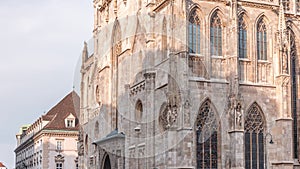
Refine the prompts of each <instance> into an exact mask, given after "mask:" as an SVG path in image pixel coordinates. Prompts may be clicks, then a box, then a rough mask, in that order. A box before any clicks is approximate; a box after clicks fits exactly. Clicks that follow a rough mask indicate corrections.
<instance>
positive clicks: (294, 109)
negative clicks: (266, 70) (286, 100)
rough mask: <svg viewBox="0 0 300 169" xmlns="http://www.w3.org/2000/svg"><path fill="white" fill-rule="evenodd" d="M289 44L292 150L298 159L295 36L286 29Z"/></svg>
mask: <svg viewBox="0 0 300 169" xmlns="http://www.w3.org/2000/svg"><path fill="white" fill-rule="evenodd" d="M288 35H289V42H290V57H291V58H290V60H291V88H292V89H291V92H292V94H291V95H292V98H291V99H292V100H291V102H292V105H291V109H292V117H293V150H294V158H298V151H299V146H298V125H297V121H298V119H297V74H296V59H297V51H296V43H295V34H294V32H293V31H292V30H290V29H288Z"/></svg>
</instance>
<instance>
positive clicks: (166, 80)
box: [80, 0, 299, 169]
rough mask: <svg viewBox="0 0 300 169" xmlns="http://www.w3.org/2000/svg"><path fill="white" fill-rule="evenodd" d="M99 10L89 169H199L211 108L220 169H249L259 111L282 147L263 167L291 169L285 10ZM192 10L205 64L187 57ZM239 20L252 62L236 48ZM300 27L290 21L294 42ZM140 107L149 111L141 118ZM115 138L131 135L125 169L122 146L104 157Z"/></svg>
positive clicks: (145, 5) (87, 131) (88, 98)
mask: <svg viewBox="0 0 300 169" xmlns="http://www.w3.org/2000/svg"><path fill="white" fill-rule="evenodd" d="M94 4H95V27H94V28H95V29H94V40H95V46H94V49H95V50H94V53H93V54H87V53H85V52H83V58H85V59H83V64H82V70H81V73H82V86H81V117H80V122H81V125H82V133H83V142H82V144H83V145H84V146H83V147H84V149H85V150H84V152H85V153H84V155H83V157H82V159H83V164H82V166H83V168H85V169H86V168H99V167H100V168H101V167H102V166H103V160H102V159H103V158H104V155H105V153H111V157H112V158H111V163H113V164H116V163H117V164H116V165H115V166H114V167H112V168H123V167H125V168H138V169H140V168H141V169H145V168H149V169H150V168H155V167H156V168H161V169H163V168H196V166H197V158H196V157H197V152H196V146H197V139H196V137H197V136H196V131H197V129H196V127H197V126H196V124H197V123H196V122H197V117H198V114H199V111H200V109H201V106H202V105H203V103H204V102H205V101H209V102H210V104H211V109H212V110H213V111H214V113H215V115H216V117H217V118H216V119H217V123H218V168H235V169H242V168H245V152H244V151H245V148H244V145H245V141H244V133H245V131H244V124H245V117H247V114H248V111H249V110H250V109H251V106H253V105H258V107H259V108H260V109H261V112H262V116H263V124H264V127H263V128H264V134H265V136H266V133H270V134H271V135H272V136H273V141H274V144H269V139H270V138H269V136H268V137H267V136H266V138H265V141H264V142H265V143H264V148H265V151H264V152H265V157H264V158H265V163H266V166H265V167H268V168H271V167H273V168H292V167H293V165H294V159H293V154H292V151H293V147H292V142H293V139H292V134H293V131H292V116H291V108H290V107H291V100H290V99H291V90H290V76H289V74H282V72H281V71H280V70H281V69H282V68H281V67H280V66H282V65H281V64H279V62H280V57H281V53H280V51H281V45H282V44H280V43H279V40H278V39H280V38H281V37H280V36H279V35H278V31H279V29H280V26H282V25H283V22H282V23H281V22H280V19H279V18H280V17H279V16H280V12H281V13H282V11H280V10H279V7H278V4H279V2H278V1H268V2H267V1H259V2H257V1H234V0H231V1H179V0H174V1H168V0H166V1H155V2H154V1H153V2H152V1H147V2H146V1H101V2H100V1H97V0H96V1H94ZM193 9H196V10H197V14H198V16H199V19H200V32H201V36H200V48H201V52H200V53H198V54H191V53H188V49H187V47H188V34H187V33H188V29H187V28H188V27H187V26H188V19H187V18H188V16H189V14H190V11H192V10H193ZM214 13H217V15H218V16H219V18H220V20H221V28H222V52H221V53H222V56H211V53H210V52H211V49H210V43H211V41H210V21H211V17H212V15H213V14H214ZM240 15H243V16H244V20H245V22H246V25H247V58H242V59H241V58H238V48H237V46H238V41H237V40H238V25H237V24H238V17H239V16H240ZM298 17H299V16H298V15H287V14H286V15H285V18H286V20H289V22H290V24H287V25H288V26H289V25H290V26H291V28H292V29H293V31H294V32H295V34H296V37H299V31H298V27H297V25H299V21H296V18H298ZM260 19H263V21H264V22H265V25H266V30H267V59H266V60H263V61H262V60H258V59H257V46H256V42H257V36H256V33H257V24H258V21H259V20H260ZM284 23H286V22H285V21H284ZM296 44H297V46H299V43H298V39H297V38H296ZM86 47H87V46H86ZM85 50H86V49H85ZM298 52H299V51H298ZM87 55H91V56H87ZM288 62H289V61H288ZM298 62H299V60H297V63H298ZM297 68H298V66H297ZM298 74H299V73H298V69H297V75H296V76H297V77H299V75H298ZM298 84H299V82H298ZM298 94H299V92H298ZM139 102H140V103H141V104H142V109H141V108H139V109H138V110H137V103H139ZM237 106H238V107H237ZM140 111H141V117H142V118H141V119H140V120H139V119H137V113H140ZM97 123H98V124H99V125H96V124H97ZM115 128H118V130H117V131H118V132H119V133H120V132H123V133H124V134H125V140H124V144H125V146H124V149H123V150H122V151H123V153H124V156H125V157H124V160H123V162H124V163H123V162H116V161H114V153H113V152H116V151H117V149H118V148H117V147H118V146H120V145H119V144H123V142H114V141H111V142H108V144H106V145H105V146H104V147H107V146H111V147H110V149H107V148H106V149H105V150H104V147H103V145H101V144H97V141H99V140H101V139H104V138H106V137H107V135H108V134H109V133H110V132H111V131H113V130H114V129H115ZM93 143H94V144H93ZM96 145H97V147H96ZM108 151H109V152H108ZM91 158H93V159H94V161H93V164H91V160H90V159H91ZM296 161H297V160H296ZM123 164H124V165H123ZM116 166H118V167H116Z"/></svg>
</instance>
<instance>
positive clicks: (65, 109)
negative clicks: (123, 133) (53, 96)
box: [42, 91, 80, 130]
mask: <svg viewBox="0 0 300 169" xmlns="http://www.w3.org/2000/svg"><path fill="white" fill-rule="evenodd" d="M79 101H80V99H79V96H78V95H77V93H76V92H74V91H72V92H71V93H69V94H68V95H67V96H65V97H64V98H63V99H62V100H61V101H60V102H59V103H57V104H56V105H55V106H54V107H53V108H51V110H49V111H48V112H47V113H46V114H45V115H43V116H42V118H43V120H46V121H50V122H49V123H48V124H47V125H46V126H45V127H44V129H49V130H78V129H79V123H78V118H77V115H79ZM70 114H72V115H73V116H74V117H75V118H76V120H75V128H74V127H73V128H70V127H66V126H65V118H66V117H68V116H69V115H70Z"/></svg>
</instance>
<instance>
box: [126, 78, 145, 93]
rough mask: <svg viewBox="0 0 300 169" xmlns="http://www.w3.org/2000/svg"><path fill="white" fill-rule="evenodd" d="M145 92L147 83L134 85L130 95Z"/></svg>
mask: <svg viewBox="0 0 300 169" xmlns="http://www.w3.org/2000/svg"><path fill="white" fill-rule="evenodd" d="M144 90H145V81H143V82H141V83H138V84H136V85H134V86H133V87H131V88H130V93H129V95H130V96H134V95H137V94H138V93H140V92H142V91H144Z"/></svg>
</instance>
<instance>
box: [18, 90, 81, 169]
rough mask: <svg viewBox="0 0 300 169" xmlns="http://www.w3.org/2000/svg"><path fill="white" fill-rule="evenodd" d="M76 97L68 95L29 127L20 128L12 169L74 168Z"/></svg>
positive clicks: (76, 165)
mask: <svg viewBox="0 0 300 169" xmlns="http://www.w3.org/2000/svg"><path fill="white" fill-rule="evenodd" d="M78 112H79V97H78V95H77V94H76V93H75V92H71V93H69V94H68V95H67V96H66V97H65V98H63V99H62V100H61V101H60V102H59V103H58V104H57V105H55V106H54V107H53V108H51V110H50V111H48V112H47V113H46V114H44V115H42V116H41V117H40V118H38V119H37V120H36V121H35V122H34V123H33V124H30V125H24V126H22V127H21V128H20V132H19V133H18V134H17V135H16V137H17V148H16V149H15V154H16V165H15V168H16V169H63V168H68V169H78V152H77V142H78V129H79V123H78V119H77V115H76V114H77V113H78Z"/></svg>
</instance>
